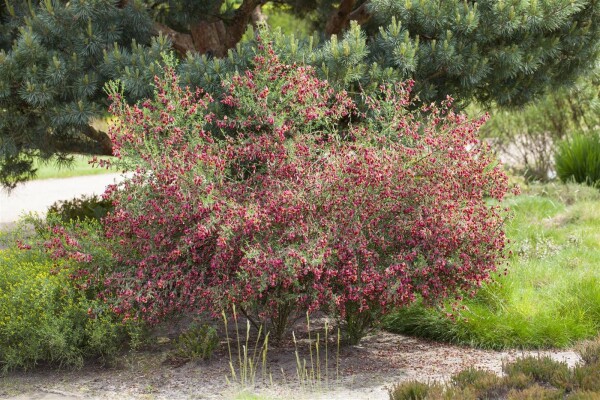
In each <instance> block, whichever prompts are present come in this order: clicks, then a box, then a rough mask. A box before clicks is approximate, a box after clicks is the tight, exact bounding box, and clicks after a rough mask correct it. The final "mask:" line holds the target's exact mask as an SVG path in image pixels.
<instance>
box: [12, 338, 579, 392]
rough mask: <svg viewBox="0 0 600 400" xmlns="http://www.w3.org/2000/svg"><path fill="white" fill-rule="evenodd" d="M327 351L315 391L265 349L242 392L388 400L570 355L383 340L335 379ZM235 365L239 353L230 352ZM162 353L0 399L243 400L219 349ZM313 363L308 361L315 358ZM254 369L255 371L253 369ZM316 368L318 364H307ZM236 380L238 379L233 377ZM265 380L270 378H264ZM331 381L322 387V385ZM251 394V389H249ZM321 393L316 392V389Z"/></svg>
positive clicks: (345, 362) (346, 355)
mask: <svg viewBox="0 0 600 400" xmlns="http://www.w3.org/2000/svg"><path fill="white" fill-rule="evenodd" d="M331 339H332V341H331V342H330V343H329V357H328V359H329V361H328V364H329V374H328V376H327V374H325V372H324V356H323V354H324V350H323V347H321V380H320V383H318V384H316V386H317V387H316V388H313V390H310V387H309V386H310V385H307V384H304V385H300V384H299V380H298V377H297V367H296V365H297V364H296V357H295V354H294V346H293V344H290V343H288V344H286V345H283V346H281V347H280V348H270V349H269V352H268V362H267V365H268V366H269V372H268V373H270V374H271V376H272V382H273V383H270V379H269V378H267V379H266V381H263V380H262V377H261V376H262V371H261V369H260V365H259V367H258V372H257V376H256V382H255V386H253V387H249V388H247V389H246V391H247V392H250V393H257V394H261V395H264V396H265V398H268V399H323V400H324V399H339V400H341V399H360V400H379V399H381V400H383V399H387V398H388V395H387V387H389V386H391V385H392V384H394V383H397V382H400V381H406V380H412V379H417V380H420V381H425V382H426V381H431V380H444V379H447V378H448V377H449V376H450V375H452V374H453V373H456V372H458V371H459V370H461V369H464V368H467V367H476V368H483V369H487V370H492V371H495V372H498V373H500V371H501V368H502V363H503V361H510V360H513V359H515V358H516V357H519V356H523V355H529V354H543V355H546V354H549V355H551V356H552V357H553V358H555V359H557V360H560V361H566V362H567V363H568V364H569V365H574V364H575V363H576V362H577V361H578V360H579V358H578V356H577V354H575V353H574V352H572V351H555V352H552V351H547V352H522V351H507V352H495V351H485V350H477V349H470V348H464V347H457V346H451V345H446V344H440V343H433V342H429V341H425V340H420V339H414V338H409V337H406V336H402V335H396V334H391V333H386V332H378V333H376V334H374V335H371V336H369V337H367V338H366V339H365V340H364V341H363V343H362V344H361V345H360V346H351V347H342V349H341V351H340V355H339V378H336V358H337V357H336V350H335V348H336V345H335V338H331ZM300 346H303V347H305V348H304V349H301V351H300V354H299V358H300V359H301V360H306V363H307V367H310V354H309V353H308V351H307V349H308V345H307V344H306V341H304V344H300ZM233 353H234V354H233V358H234V364H237V351H236V349H235V346H234V349H233ZM167 356H168V353H167V352H166V351H165V348H162V349H161V348H160V347H159V348H157V349H155V350H154V351H147V352H140V353H131V354H127V355H124V356H123V357H122V358H121V359H120V361H119V362H118V365H117V366H115V367H111V368H101V367H98V366H89V367H86V368H84V369H82V370H79V371H53V370H44V369H38V370H36V371H33V372H28V373H23V372H19V373H11V374H9V375H7V376H5V377H3V378H0V379H1V380H0V398H2V399H10V400H25V399H38V400H71V399H215V400H216V399H243V398H244V397H243V396H241V395H240V392H241V391H242V388H241V387H240V386H239V385H235V384H228V383H227V379H226V378H227V377H229V379H231V375H230V372H229V371H230V370H229V365H228V364H229V356H228V353H227V349H226V346H224V345H222V346H221V350H220V351H219V353H218V354H216V355H215V356H213V358H212V359H211V360H210V361H199V362H189V363H187V364H184V365H181V366H177V365H173V363H169V362H168V361H167V362H166V360H167ZM313 356H314V354H313ZM259 364H260V363H259ZM313 365H316V361H314V362H313ZM238 373H239V371H238ZM267 376H268V374H267ZM327 380H328V381H329V383H327V382H326V381H327ZM249 386H252V385H249ZM319 386H320V387H319Z"/></svg>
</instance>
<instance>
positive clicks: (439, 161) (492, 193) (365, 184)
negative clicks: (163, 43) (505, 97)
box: [103, 46, 507, 321]
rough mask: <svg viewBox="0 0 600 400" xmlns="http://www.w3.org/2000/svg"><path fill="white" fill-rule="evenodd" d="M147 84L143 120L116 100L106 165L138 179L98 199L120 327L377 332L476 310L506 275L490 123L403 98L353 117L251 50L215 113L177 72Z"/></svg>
mask: <svg viewBox="0 0 600 400" xmlns="http://www.w3.org/2000/svg"><path fill="white" fill-rule="evenodd" d="M265 47H267V46H265ZM156 85H157V93H156V96H155V99H153V100H148V101H146V102H144V103H143V104H141V105H139V106H127V105H126V104H125V103H124V102H123V101H122V99H121V98H120V97H119V96H118V95H116V94H113V96H112V100H113V102H114V103H113V106H112V110H113V112H114V114H115V115H116V117H117V120H118V123H117V125H116V126H115V127H114V128H113V130H112V138H113V141H114V146H115V152H116V154H117V155H118V156H119V158H120V159H119V161H117V164H119V165H120V166H122V167H123V166H125V167H127V166H131V168H132V170H133V171H134V175H133V177H132V178H131V179H129V180H127V181H126V182H125V183H123V184H121V185H120V186H118V187H117V186H115V187H113V188H111V189H110V190H109V191H108V192H107V193H106V196H108V197H109V198H111V199H112V200H113V202H114V204H115V210H114V212H112V213H111V214H109V216H108V217H107V218H106V219H105V220H104V221H103V223H104V225H105V229H106V234H107V236H108V238H109V239H111V242H112V243H114V245H113V248H112V251H113V253H114V254H115V256H116V258H117V264H118V267H117V270H116V271H115V273H114V274H113V275H111V276H110V277H109V278H108V279H107V280H106V282H105V284H107V285H108V287H111V288H113V290H114V291H115V292H116V294H117V295H118V298H119V302H118V304H117V305H116V306H115V310H116V311H117V312H119V313H122V314H123V315H124V316H125V317H127V318H134V317H140V316H141V317H143V318H146V319H147V320H149V321H159V320H161V319H162V318H163V317H164V316H166V315H168V314H170V313H173V312H180V311H182V310H197V311H201V310H209V311H211V312H213V313H215V314H216V313H220V311H221V310H222V309H225V308H227V307H229V306H230V305H231V304H236V305H239V306H240V307H243V308H244V309H246V310H249V311H251V312H255V313H256V315H258V316H260V317H263V318H274V317H278V316H279V317H281V316H282V315H283V314H284V313H289V312H290V310H293V311H294V310H295V311H305V310H308V311H313V310H317V309H321V310H323V309H325V310H328V311H329V312H332V313H334V314H337V315H339V316H341V317H345V316H346V314H347V313H350V312H352V313H359V314H361V313H377V314H378V315H379V314H381V313H384V312H385V311H386V310H388V309H389V308H390V307H393V306H401V305H406V304H408V303H410V302H411V301H413V300H414V299H415V296H417V295H419V296H422V297H424V298H425V299H429V300H431V301H434V300H437V299H441V298H446V297H448V296H455V295H460V294H463V293H470V292H471V291H473V290H475V289H476V288H477V287H478V286H479V285H480V284H481V283H482V282H483V281H485V280H486V279H488V277H489V274H490V272H491V271H493V270H495V268H496V265H497V264H498V263H499V261H500V260H501V259H502V254H503V248H504V244H505V236H504V232H503V222H504V218H505V212H504V210H503V209H501V208H500V207H499V206H497V205H492V204H494V203H493V201H492V199H496V200H501V199H502V197H503V195H504V194H505V192H506V190H507V178H506V176H505V175H504V174H503V172H502V171H501V168H500V166H498V165H497V164H496V163H495V161H494V158H493V156H492V154H491V152H490V151H489V149H488V148H487V147H486V146H485V145H484V144H482V143H481V142H480V141H479V140H478V138H477V131H478V128H479V126H480V125H481V124H482V123H483V122H484V121H483V120H477V121H470V120H468V119H467V118H466V117H465V116H464V115H462V114H456V113H454V112H453V111H452V109H451V104H450V103H451V99H449V100H448V102H447V103H446V104H442V105H440V106H436V105H430V106H427V107H421V108H418V107H417V106H416V105H415V102H414V101H413V100H412V99H411V87H412V84H411V83H410V82H408V83H406V84H404V85H398V86H395V87H389V86H384V87H382V88H381V90H380V91H379V92H377V93H374V94H373V96H364V98H363V99H362V103H361V107H358V106H357V105H356V103H355V102H354V101H353V100H352V99H351V97H350V96H349V95H348V94H347V93H345V92H343V91H335V90H334V89H333V88H331V86H329V85H328V83H327V82H326V81H322V80H319V79H318V78H317V76H316V74H315V72H314V71H313V70H312V69H311V68H310V67H305V66H297V65H285V64H283V63H282V62H280V61H279V59H278V57H277V56H276V55H275V54H273V52H272V50H270V49H269V48H262V47H261V48H260V50H259V51H258V55H257V56H256V58H255V59H254V67H253V68H252V70H249V71H246V72H245V73H241V74H238V75H235V76H233V77H232V78H231V79H230V80H229V81H228V82H227V83H226V84H225V87H224V88H225V92H226V94H225V95H224V96H223V97H222V98H221V99H220V101H216V100H214V99H213V98H212V97H211V96H210V95H208V94H205V93H202V92H201V91H196V92H192V91H190V90H189V89H181V88H180V85H179V81H178V78H177V76H176V74H175V73H174V71H173V70H172V69H169V70H167V71H166V78H164V79H158V80H157V81H156Z"/></svg>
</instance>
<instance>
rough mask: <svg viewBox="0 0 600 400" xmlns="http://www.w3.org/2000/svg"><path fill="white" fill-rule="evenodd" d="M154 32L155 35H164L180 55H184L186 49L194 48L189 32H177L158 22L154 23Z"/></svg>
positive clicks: (192, 49)
mask: <svg viewBox="0 0 600 400" xmlns="http://www.w3.org/2000/svg"><path fill="white" fill-rule="evenodd" d="M154 32H155V34H157V35H158V34H162V35H163V36H166V37H167V38H168V39H169V40H170V41H171V43H172V44H173V48H174V49H175V50H176V51H177V53H179V54H180V55H182V56H185V55H186V54H187V52H188V51H195V50H196V48H195V47H194V40H193V39H192V35H190V34H189V33H181V32H177V31H176V30H175V29H172V28H169V27H168V26H166V25H164V24H161V23H160V22H155V23H154Z"/></svg>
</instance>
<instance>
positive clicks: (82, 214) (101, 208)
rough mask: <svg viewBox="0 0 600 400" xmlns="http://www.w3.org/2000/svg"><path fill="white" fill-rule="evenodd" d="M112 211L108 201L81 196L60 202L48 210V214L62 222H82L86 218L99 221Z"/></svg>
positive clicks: (95, 197)
mask: <svg viewBox="0 0 600 400" xmlns="http://www.w3.org/2000/svg"><path fill="white" fill-rule="evenodd" d="M111 209H112V204H111V202H110V200H108V199H103V198H101V197H99V196H97V195H93V196H88V195H83V196H80V197H76V198H74V199H71V200H61V201H57V202H55V203H54V204H52V205H51V206H50V207H49V208H48V213H51V214H55V215H57V216H58V217H59V218H60V219H61V220H62V221H63V222H67V223H68V222H70V221H76V220H84V219H86V218H89V219H96V220H100V219H101V218H103V217H104V216H106V214H107V213H108V212H109V211H110V210H111Z"/></svg>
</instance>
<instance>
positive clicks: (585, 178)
mask: <svg viewBox="0 0 600 400" xmlns="http://www.w3.org/2000/svg"><path fill="white" fill-rule="evenodd" d="M555 159H556V174H557V175H558V177H559V178H560V180H561V181H563V182H569V181H575V182H578V183H585V184H587V185H590V186H594V187H596V186H598V184H600V136H599V135H597V134H594V135H582V134H576V135H574V136H573V137H572V138H570V139H569V140H566V141H564V142H562V143H560V144H559V146H558V150H557V152H556V156H555Z"/></svg>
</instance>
